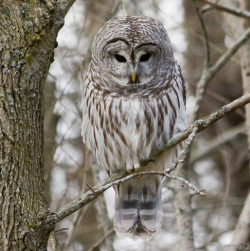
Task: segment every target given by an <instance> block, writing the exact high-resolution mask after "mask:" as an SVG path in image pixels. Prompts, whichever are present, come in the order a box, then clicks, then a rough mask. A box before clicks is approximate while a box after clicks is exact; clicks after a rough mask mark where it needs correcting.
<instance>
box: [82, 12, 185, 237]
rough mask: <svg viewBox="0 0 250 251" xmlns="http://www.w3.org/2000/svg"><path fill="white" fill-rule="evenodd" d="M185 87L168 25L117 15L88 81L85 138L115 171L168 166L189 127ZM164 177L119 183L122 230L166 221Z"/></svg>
mask: <svg viewBox="0 0 250 251" xmlns="http://www.w3.org/2000/svg"><path fill="white" fill-rule="evenodd" d="M185 94H186V93H185V85H184V81H183V78H182V76H181V70H180V67H179V66H178V65H177V63H176V61H175V59H174V56H173V49H172V45H171V42H170V39H169V37H168V34H167V32H166V30H165V29H164V27H163V25H162V24H161V23H160V22H159V21H157V20H154V19H153V18H150V17H145V16H126V17H116V18H113V19H111V20H110V21H108V22H107V23H106V24H105V25H104V27H103V28H101V29H100V31H99V32H98V33H97V35H96V37H95V40H94V42H93V45H92V60H91V62H90V65H89V68H88V71H87V74H86V77H85V80H84V86H83V107H82V108H83V124H82V136H83V141H84V143H85V144H86V146H87V147H88V148H89V149H90V150H91V151H92V153H93V155H94V156H95V158H96V160H97V163H98V165H99V166H100V167H103V168H105V169H106V170H107V171H108V173H109V174H112V173H115V172H117V171H118V170H121V169H125V170H127V171H128V172H134V171H152V170H154V171H155V170H159V171H163V170H164V169H166V168H167V167H169V165H170V164H171V163H172V161H173V160H174V159H175V158H176V157H177V153H178V150H177V149H178V148H175V149H171V150H169V151H167V152H164V153H163V154H161V155H160V156H159V157H157V159H156V161H155V162H154V163H153V162H150V163H148V164H147V165H145V166H141V164H140V163H142V162H143V160H145V159H148V158H152V159H154V158H155V157H156V156H155V154H156V152H157V151H158V150H159V149H162V148H163V147H164V145H165V144H166V142H167V141H168V140H170V139H171V138H172V136H173V135H174V134H176V133H178V132H180V131H182V130H184V129H186V126H187V122H186V111H185ZM161 181H162V177H161V176H157V175H144V176H141V177H139V178H135V179H131V180H128V181H126V182H124V183H121V184H120V185H118V186H116V187H115V192H116V198H115V199H116V209H115V219H114V228H115V230H116V232H117V233H118V234H120V235H129V236H130V237H136V236H141V237H147V236H150V235H152V234H154V233H155V232H157V230H159V228H160V227H161V224H162V201H161V191H162V185H161Z"/></svg>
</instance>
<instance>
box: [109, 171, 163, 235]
mask: <svg viewBox="0 0 250 251" xmlns="http://www.w3.org/2000/svg"><path fill="white" fill-rule="evenodd" d="M161 179H162V178H161V177H160V176H158V175H150V176H149V175H146V176H141V177H139V178H136V179H132V180H128V181H126V182H124V183H122V184H120V185H119V186H117V187H116V188H115V190H116V211H115V220H114V228H115V230H116V232H117V234H118V235H121V236H129V237H131V238H136V237H141V238H144V239H147V238H148V237H149V236H151V235H152V234H154V233H156V232H157V230H159V228H160V227H161V224H162V199H161V190H162V186H161Z"/></svg>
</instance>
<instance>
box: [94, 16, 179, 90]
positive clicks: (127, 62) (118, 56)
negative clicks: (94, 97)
mask: <svg viewBox="0 0 250 251" xmlns="http://www.w3.org/2000/svg"><path fill="white" fill-rule="evenodd" d="M174 62H175V60H174V56H173V49H172V45H171V42H170V39H169V37H168V34H167V32H166V30H165V28H164V27H163V25H162V24H161V23H160V22H159V21H157V20H155V19H153V18H151V17H145V16H125V17H115V18H113V19H111V20H109V21H108V22H107V23H106V24H105V25H104V27H103V28H101V29H100V30H99V32H98V33H97V35H96V37H95V39H94V42H93V45H92V64H93V67H94V68H95V72H97V73H98V74H99V77H101V79H102V85H103V86H104V87H105V88H109V89H112V91H115V90H119V92H121V90H125V91H128V90H131V91H132V92H136V91H138V90H141V89H147V90H150V89H155V88H158V87H159V86H160V85H161V84H163V83H164V84H166V79H167V78H168V77H169V76H171V72H172V70H173V68H174Z"/></svg>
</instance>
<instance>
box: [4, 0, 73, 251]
mask: <svg viewBox="0 0 250 251" xmlns="http://www.w3.org/2000/svg"><path fill="white" fill-rule="evenodd" d="M71 2H72V1H65V2H64V1H60V3H57V2H56V1H54V0H51V1H49V0H46V1H41V2H40V1H28V2H27V3H26V2H24V1H13V0H5V1H2V2H1V4H0V63H1V68H0V167H1V171H0V250H4V251H5V250H6V251H7V250H11V251H13V250H46V246H47V240H48V236H49V233H50V231H51V230H52V229H53V228H54V226H53V225H52V224H51V225H48V224H46V221H45V220H44V219H45V218H46V217H47V216H48V215H49V214H51V213H50V212H49V210H48V205H47V202H46V198H45V187H44V178H43V177H44V171H43V153H42V150H43V107H44V106H43V86H44V82H45V79H46V76H47V72H48V69H49V66H50V63H51V62H52V61H53V51H54V48H55V47H56V36H57V33H58V31H59V29H60V28H61V26H62V24H63V17H64V16H65V14H66V12H67V10H68V8H69V7H70V5H71Z"/></svg>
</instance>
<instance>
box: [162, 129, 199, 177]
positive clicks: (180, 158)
mask: <svg viewBox="0 0 250 251" xmlns="http://www.w3.org/2000/svg"><path fill="white" fill-rule="evenodd" d="M197 131H198V128H197V127H194V128H193V131H192V133H191V134H190V135H189V136H188V139H187V140H186V141H185V143H184V147H183V149H182V150H181V152H180V153H179V156H178V158H177V159H176V160H175V161H174V163H172V164H171V166H170V167H169V168H167V169H166V170H165V172H167V173H170V172H172V171H173V170H174V169H176V167H177V166H178V164H180V163H183V162H184V160H185V158H186V156H187V153H188V149H189V146H190V144H191V143H192V141H193V139H194V137H195V135H196V133H197Z"/></svg>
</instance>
